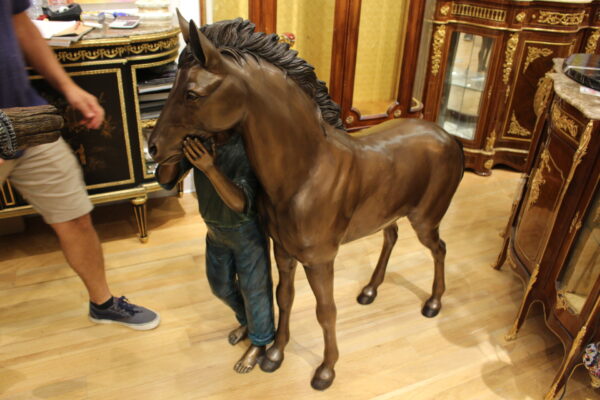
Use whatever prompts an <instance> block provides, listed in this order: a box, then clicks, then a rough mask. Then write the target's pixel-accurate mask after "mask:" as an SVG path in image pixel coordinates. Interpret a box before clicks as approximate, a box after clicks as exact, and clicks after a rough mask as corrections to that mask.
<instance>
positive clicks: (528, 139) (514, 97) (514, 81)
mask: <svg viewBox="0 0 600 400" xmlns="http://www.w3.org/2000/svg"><path fill="white" fill-rule="evenodd" d="M511 42H512V45H511ZM575 44H576V37H575V35H573V34H561V35H557V34H551V33H540V32H536V33H530V32H517V33H513V34H511V35H510V36H509V39H508V43H507V45H506V55H505V60H504V63H503V71H502V84H501V85H499V90H498V96H499V105H500V109H501V110H504V111H503V112H502V113H501V114H500V115H502V118H499V119H498V122H497V123H496V124H495V126H494V131H495V132H497V135H496V138H495V143H494V147H495V148H499V149H502V150H501V151H499V152H501V153H502V154H501V155H497V156H496V157H495V162H501V163H504V164H507V165H509V166H511V167H513V168H516V169H517V170H523V168H524V166H525V164H526V159H525V157H524V155H526V154H528V153H529V150H530V148H531V144H532V140H533V138H534V137H533V136H534V131H535V125H536V121H537V113H536V109H535V107H536V105H535V100H534V99H535V94H536V91H537V90H538V88H539V87H540V86H541V85H542V83H543V79H544V76H545V75H546V73H547V72H549V71H551V70H552V67H553V61H552V59H553V58H557V57H558V58H564V57H566V56H568V55H569V54H571V53H572V51H573V49H574V47H575ZM511 46H512V47H511ZM511 48H514V51H513V52H512V53H511ZM524 99H527V100H526V101H524Z"/></svg>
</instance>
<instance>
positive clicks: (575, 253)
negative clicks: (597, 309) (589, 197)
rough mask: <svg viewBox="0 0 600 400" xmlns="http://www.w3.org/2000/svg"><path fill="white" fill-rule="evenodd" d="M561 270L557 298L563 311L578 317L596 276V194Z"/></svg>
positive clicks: (599, 255) (599, 238)
mask: <svg viewBox="0 0 600 400" xmlns="http://www.w3.org/2000/svg"><path fill="white" fill-rule="evenodd" d="M577 223H580V224H581V228H580V230H579V237H578V238H577V240H576V241H575V244H574V245H573V248H572V250H571V252H570V254H569V258H568V260H567V262H566V264H565V267H564V268H563V270H562V271H561V274H560V276H559V279H558V284H557V288H558V297H559V301H560V304H561V305H562V306H563V308H565V309H567V310H569V311H570V312H571V313H572V314H577V315H578V314H580V313H581V312H582V310H583V307H584V305H585V303H586V300H587V299H588V298H589V297H590V295H591V294H592V293H593V290H594V285H596V284H597V283H598V282H596V281H597V279H598V277H599V276H600V192H597V193H596V195H595V196H594V200H593V201H592V203H591V205H590V207H589V208H588V210H587V212H586V216H585V218H584V219H583V220H582V221H581V222H577Z"/></svg>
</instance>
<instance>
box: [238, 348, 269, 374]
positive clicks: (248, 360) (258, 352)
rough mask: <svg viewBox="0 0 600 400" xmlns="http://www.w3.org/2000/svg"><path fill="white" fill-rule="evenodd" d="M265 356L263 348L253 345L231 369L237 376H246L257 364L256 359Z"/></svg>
mask: <svg viewBox="0 0 600 400" xmlns="http://www.w3.org/2000/svg"><path fill="white" fill-rule="evenodd" d="M264 355H265V346H255V345H253V344H251V345H250V347H248V350H246V352H245V353H244V355H243V356H242V358H240V359H239V361H238V362H236V363H235V365H234V366H233V369H234V370H235V372H237V373H239V374H246V373H248V372H250V371H252V368H254V366H255V365H256V363H257V362H258V359H259V358H260V357H262V356H264Z"/></svg>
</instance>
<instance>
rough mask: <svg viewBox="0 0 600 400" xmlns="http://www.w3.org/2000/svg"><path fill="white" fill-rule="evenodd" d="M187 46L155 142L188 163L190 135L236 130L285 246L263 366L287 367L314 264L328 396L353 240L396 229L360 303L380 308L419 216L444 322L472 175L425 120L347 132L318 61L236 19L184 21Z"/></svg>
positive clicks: (320, 371)
mask: <svg viewBox="0 0 600 400" xmlns="http://www.w3.org/2000/svg"><path fill="white" fill-rule="evenodd" d="M180 26H181V30H182V32H183V36H184V39H185V41H186V42H187V47H186V48H185V49H184V50H183V52H182V53H181V56H180V59H179V70H178V73H177V76H176V79H175V84H174V85H173V88H172V90H171V93H170V95H169V98H168V100H167V102H166V105H165V107H164V109H163V111H162V114H161V115H160V118H159V120H158V121H157V124H156V127H155V128H154V131H153V132H152V134H151V136H150V139H149V149H150V153H151V154H152V155H153V157H154V159H155V160H156V161H157V162H159V163H163V164H170V163H178V162H179V161H180V160H181V158H182V141H183V139H184V138H185V137H187V136H196V137H200V138H201V139H207V138H210V137H213V136H214V135H219V133H220V132H225V131H231V130H235V131H237V132H239V134H240V135H242V137H243V142H244V146H245V148H246V152H247V155H248V159H249V161H250V164H251V166H252V168H253V169H254V172H255V174H256V176H257V178H258V180H259V182H260V184H261V186H262V190H263V195H262V198H261V199H260V214H261V218H262V220H263V222H264V223H265V226H266V229H267V232H268V234H269V235H270V237H271V238H272V240H273V248H274V255H275V260H276V262H277V268H278V270H279V283H278V285H277V291H276V296H277V304H278V307H279V321H278V327H277V334H276V336H275V341H274V343H273V345H272V346H271V347H270V348H269V349H268V350H267V352H266V355H265V357H264V358H263V359H262V360H261V362H260V366H261V369H263V370H265V371H268V372H271V371H274V370H276V369H277V368H278V367H279V366H280V365H281V363H282V361H283V358H284V349H285V346H286V345H287V343H288V341H289V338H290V330H289V320H290V312H291V308H292V301H293V299H294V274H295V270H296V264H297V261H299V262H300V263H302V265H303V266H304V270H305V272H306V276H307V278H308V282H309V284H310V287H311V289H312V291H313V292H314V295H315V297H316V301H317V307H316V312H317V319H318V321H319V323H320V325H321V327H322V328H323V335H324V340H325V351H324V360H323V363H322V364H321V365H320V366H319V367H318V368H317V370H316V372H315V374H314V376H313V379H312V381H311V384H312V386H313V388H315V389H320V390H323V389H326V388H327V387H329V386H330V385H331V383H332V382H333V379H334V378H335V371H334V366H335V363H336V361H337V359H338V347H337V341H336V333H335V325H336V306H335V302H334V297H333V262H334V259H335V256H336V254H337V252H338V248H339V246H340V245H341V244H343V243H346V242H350V241H352V240H355V239H358V238H361V237H364V236H367V235H370V234H372V233H374V232H377V231H379V230H383V231H384V244H383V249H382V251H381V255H380V258H379V261H378V263H377V267H376V268H375V271H374V273H373V276H372V277H371V280H370V282H369V283H368V284H367V285H366V286H365V287H364V288H363V289H362V292H361V293H360V295H359V296H358V302H359V303H361V304H368V303H371V302H372V301H373V300H374V299H375V296H376V295H377V287H378V286H379V285H380V284H381V282H382V281H383V277H384V274H385V269H386V266H387V263H388V260H389V257H390V253H391V251H392V247H393V246H394V243H395V242H396V239H397V236H398V234H397V232H398V226H397V224H396V220H397V219H398V218H400V217H403V216H406V217H408V219H409V221H410V223H411V225H412V227H413V228H414V230H415V232H416V233H417V236H418V238H419V240H420V241H421V243H422V244H424V245H425V246H426V247H427V248H429V250H431V253H432V255H433V259H434V265H435V278H434V282H433V292H432V295H431V297H430V298H429V299H428V300H427V301H426V302H425V305H424V307H423V310H422V313H423V314H424V315H425V316H427V317H433V316H435V315H437V313H438V312H439V311H440V308H441V305H442V303H441V296H442V293H443V292H444V289H445V287H444V258H445V254H446V248H445V244H444V242H443V241H442V240H441V239H440V236H439V226H440V221H441V219H442V217H443V216H444V214H445V213H446V210H447V209H448V206H449V205H450V201H451V199H452V196H453V195H454V193H455V191H456V188H457V186H458V184H459V182H460V180H461V178H462V175H463V164H464V160H463V153H462V149H461V146H460V144H459V143H458V141H457V140H455V139H454V138H453V137H451V136H450V135H449V134H448V133H446V132H445V131H444V130H443V129H441V128H440V127H438V126H436V125H435V124H433V123H431V122H427V121H423V120H417V119H402V120H394V121H389V122H385V123H382V124H380V125H377V126H375V127H372V128H370V129H367V130H365V131H363V132H362V134H360V135H357V136H351V135H348V134H347V133H346V132H345V131H344V130H343V129H342V123H341V120H340V112H339V107H338V106H337V104H335V103H334V102H333V101H332V100H331V99H330V97H329V95H328V93H327V88H326V86H325V84H324V83H323V82H322V81H319V80H317V78H316V75H315V73H314V69H313V67H312V66H310V65H309V64H307V63H306V61H304V60H302V59H300V58H299V57H297V52H296V51H293V50H290V49H289V46H288V45H287V44H285V43H280V42H279V41H278V36H277V35H267V34H264V33H257V32H254V25H253V24H252V23H251V22H249V21H244V20H242V19H236V20H231V21H221V22H217V23H214V24H211V25H205V26H203V27H201V28H200V29H198V28H197V27H196V25H195V24H194V22H193V21H190V23H189V24H188V23H187V21H185V20H184V19H183V18H182V17H181V16H180Z"/></svg>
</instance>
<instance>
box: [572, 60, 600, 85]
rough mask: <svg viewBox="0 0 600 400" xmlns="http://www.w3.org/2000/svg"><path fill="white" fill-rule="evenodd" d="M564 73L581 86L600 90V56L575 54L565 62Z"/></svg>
mask: <svg viewBox="0 0 600 400" xmlns="http://www.w3.org/2000/svg"><path fill="white" fill-rule="evenodd" d="M563 71H564V73H565V75H567V76H568V77H569V78H571V79H573V80H574V81H576V82H578V83H580V84H581V85H583V86H587V87H589V88H592V89H594V90H600V55H596V54H573V55H571V56H569V58H567V59H566V60H565V62H564V64H563Z"/></svg>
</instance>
